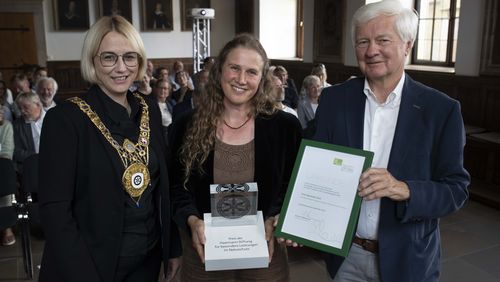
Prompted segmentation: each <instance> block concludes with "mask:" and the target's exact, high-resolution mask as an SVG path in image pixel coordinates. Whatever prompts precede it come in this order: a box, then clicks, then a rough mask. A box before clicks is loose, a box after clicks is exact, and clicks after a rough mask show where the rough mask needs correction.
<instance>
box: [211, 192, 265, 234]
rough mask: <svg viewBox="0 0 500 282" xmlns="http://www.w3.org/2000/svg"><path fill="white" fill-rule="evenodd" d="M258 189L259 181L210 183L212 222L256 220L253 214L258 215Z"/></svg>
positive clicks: (224, 223) (228, 222) (235, 223)
mask: <svg viewBox="0 0 500 282" xmlns="http://www.w3.org/2000/svg"><path fill="white" fill-rule="evenodd" d="M257 191H258V190H257V183H241V184H214V185H210V193H211V209H212V224H215V225H219V224H220V225H240V224H244V223H245V224H248V223H251V222H254V221H255V219H254V218H253V217H251V216H255V215H257ZM249 216H250V217H249Z"/></svg>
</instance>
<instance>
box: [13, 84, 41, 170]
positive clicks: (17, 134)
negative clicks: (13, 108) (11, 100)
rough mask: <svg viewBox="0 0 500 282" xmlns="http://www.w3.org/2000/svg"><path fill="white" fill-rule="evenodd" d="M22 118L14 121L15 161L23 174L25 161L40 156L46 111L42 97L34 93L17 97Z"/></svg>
mask: <svg viewBox="0 0 500 282" xmlns="http://www.w3.org/2000/svg"><path fill="white" fill-rule="evenodd" d="M16 104H17V107H18V108H19V110H20V111H21V117H20V118H18V119H16V120H15V121H14V124H13V125H14V144H15V148H14V161H15V162H16V165H17V170H18V171H19V172H22V163H23V161H24V160H25V159H26V158H27V157H29V156H31V155H33V154H38V149H39V146H40V134H41V131H42V124H43V119H44V117H45V111H44V110H43V105H42V101H40V97H39V96H38V95H37V94H36V93H33V92H26V93H25V92H23V93H21V94H19V95H18V96H17V97H16Z"/></svg>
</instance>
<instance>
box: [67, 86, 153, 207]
mask: <svg viewBox="0 0 500 282" xmlns="http://www.w3.org/2000/svg"><path fill="white" fill-rule="evenodd" d="M134 96H135V97H136V98H137V99H139V102H140V103H141V105H142V112H141V120H140V125H139V139H138V140H137V143H136V144H134V143H133V142H132V141H130V140H128V139H127V138H125V140H124V141H123V145H122V146H120V145H119V144H118V142H117V141H116V140H115V139H114V138H113V136H112V135H111V133H110V132H109V130H108V128H107V127H106V126H105V125H104V123H103V122H102V121H101V119H100V118H99V116H98V115H97V113H96V112H94V111H93V110H92V108H91V107H90V105H89V104H87V102H85V101H84V100H82V99H80V98H78V97H73V98H71V99H69V100H70V101H71V102H73V103H75V104H76V105H77V106H78V107H79V108H80V110H81V111H82V112H84V113H85V114H86V115H87V116H88V117H89V119H90V121H92V123H93V124H94V125H95V126H96V127H97V129H99V131H100V132H101V134H102V135H103V136H104V137H105V138H106V140H107V141H108V142H109V143H110V144H111V146H113V148H115V150H116V151H117V152H118V155H119V156H120V159H121V160H122V163H123V166H124V167H125V172H123V176H122V183H123V187H124V189H125V191H126V192H127V193H128V194H129V195H130V197H132V198H139V197H141V195H142V193H143V192H144V191H145V190H146V188H147V187H148V185H149V183H150V175H149V170H148V167H147V165H148V163H149V136H150V129H149V108H148V105H147V104H146V101H145V100H144V98H142V97H141V96H140V95H139V94H138V93H134ZM137 202H138V200H137ZM137 202H136V203H137Z"/></svg>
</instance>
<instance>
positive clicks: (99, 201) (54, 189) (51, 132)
mask: <svg viewBox="0 0 500 282" xmlns="http://www.w3.org/2000/svg"><path fill="white" fill-rule="evenodd" d="M97 91H101V90H100V89H99V88H98V87H97V86H93V87H92V88H91V89H90V90H89V92H88V93H86V94H84V95H83V96H82V97H81V98H82V99H84V100H85V101H87V103H88V104H89V105H90V106H91V107H92V109H93V110H94V111H95V112H97V114H98V115H101V116H102V115H103V114H104V113H103V105H102V104H101V102H100V101H99V100H98V98H97V96H96V95H97V94H98V93H97ZM145 100H146V102H147V103H148V105H149V111H150V128H151V137H150V144H151V147H152V149H153V150H154V152H155V154H156V155H157V156H158V159H159V170H160V180H159V187H157V189H156V190H155V195H154V197H155V206H156V208H157V211H158V213H159V216H158V218H159V219H160V221H161V238H162V247H163V259H164V262H167V260H168V259H169V258H172V257H178V256H180V253H181V249H180V248H181V247H180V238H179V235H178V233H177V229H176V227H175V225H173V224H171V205H170V198H169V185H168V174H167V166H166V157H165V156H166V150H167V149H166V146H165V143H164V139H163V137H162V127H161V118H160V112H159V110H158V106H157V105H154V104H153V102H151V101H150V100H149V99H145ZM42 132H43V133H42V136H41V143H40V192H39V193H40V194H39V199H40V214H41V219H42V225H43V227H44V231H45V236H46V243H45V249H44V253H43V258H42V267H41V271H40V281H82V282H83V281H85V282H87V281H113V277H114V273H115V268H116V265H117V260H118V257H119V253H120V242H121V236H122V228H123V219H124V210H125V207H124V197H126V195H125V194H124V193H123V188H122V183H121V178H122V173H123V171H124V167H123V164H122V162H121V160H120V158H119V156H118V154H117V152H116V150H115V149H114V148H113V147H112V146H111V145H110V144H109V142H108V141H106V139H105V138H104V136H103V135H102V134H101V133H100V131H98V129H97V128H96V127H95V126H94V124H93V123H92V122H91V121H90V120H89V118H88V117H87V115H86V114H84V113H83V112H82V111H81V110H80V109H79V108H78V106H77V105H75V104H73V103H71V102H64V103H61V104H59V105H58V106H57V107H55V108H53V109H51V110H50V111H49V112H48V113H47V115H46V119H45V121H44V125H43V130H42Z"/></svg>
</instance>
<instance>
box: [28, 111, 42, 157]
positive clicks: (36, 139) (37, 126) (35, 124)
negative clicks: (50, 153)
mask: <svg viewBox="0 0 500 282" xmlns="http://www.w3.org/2000/svg"><path fill="white" fill-rule="evenodd" d="M44 118H45V111H44V110H43V109H42V113H41V114H40V118H39V119H38V120H37V121H32V122H30V124H31V133H32V134H33V144H35V152H36V153H37V154H38V153H39V150H40V134H41V133H42V125H43V119H44Z"/></svg>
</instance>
